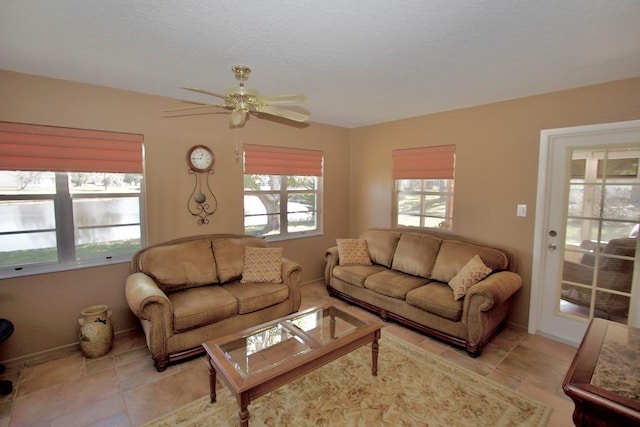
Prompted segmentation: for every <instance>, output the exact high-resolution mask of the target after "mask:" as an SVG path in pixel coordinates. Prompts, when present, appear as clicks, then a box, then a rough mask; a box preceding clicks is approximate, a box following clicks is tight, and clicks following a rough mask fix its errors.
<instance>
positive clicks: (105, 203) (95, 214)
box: [73, 197, 140, 228]
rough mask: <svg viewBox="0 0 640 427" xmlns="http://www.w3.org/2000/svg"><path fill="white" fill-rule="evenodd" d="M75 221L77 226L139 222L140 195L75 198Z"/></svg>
mask: <svg viewBox="0 0 640 427" xmlns="http://www.w3.org/2000/svg"><path fill="white" fill-rule="evenodd" d="M73 221H74V224H75V226H76V227H77V228H81V227H87V226H96V225H116V224H137V223H139V221H140V199H139V198H138V197H108V198H82V199H73Z"/></svg>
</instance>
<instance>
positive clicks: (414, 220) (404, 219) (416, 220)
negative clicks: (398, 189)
mask: <svg viewBox="0 0 640 427" xmlns="http://www.w3.org/2000/svg"><path fill="white" fill-rule="evenodd" d="M398 225H406V226H407V227H420V216H417V215H405V214H400V215H398Z"/></svg>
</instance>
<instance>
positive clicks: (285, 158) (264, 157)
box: [244, 144, 322, 176]
mask: <svg viewBox="0 0 640 427" xmlns="http://www.w3.org/2000/svg"><path fill="white" fill-rule="evenodd" d="M244 173H248V174H258V175H304V176H321V175H322V151H318V150H304V149H300V148H286V147H272V146H268V145H250V144H245V145H244Z"/></svg>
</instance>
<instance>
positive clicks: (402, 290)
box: [364, 270, 429, 300]
mask: <svg viewBox="0 0 640 427" xmlns="http://www.w3.org/2000/svg"><path fill="white" fill-rule="evenodd" d="M428 281H429V279H425V278H423V277H416V276H412V275H410V274H406V273H402V272H400V271H395V270H385V271H381V272H379V273H376V274H372V275H371V276H369V277H367V279H366V280H365V281H364V287H365V288H367V289H369V290H372V291H375V292H377V293H379V294H382V295H386V296H388V297H391V298H397V299H401V300H403V299H404V298H405V296H406V294H407V292H409V291H410V290H412V289H415V288H418V287H420V286H422V285H424V284H425V283H427V282H428Z"/></svg>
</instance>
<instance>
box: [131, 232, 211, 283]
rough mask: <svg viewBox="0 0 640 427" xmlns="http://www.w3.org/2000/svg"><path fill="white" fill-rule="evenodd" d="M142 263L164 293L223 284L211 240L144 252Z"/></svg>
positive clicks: (143, 270) (145, 270)
mask: <svg viewBox="0 0 640 427" xmlns="http://www.w3.org/2000/svg"><path fill="white" fill-rule="evenodd" d="M139 263H140V265H139V268H140V271H141V272H143V273H145V274H147V275H149V276H151V277H152V278H153V279H154V280H155V281H156V282H157V283H158V286H159V287H160V289H162V291H164V292H172V291H177V290H180V289H186V288H192V287H197V286H204V285H209V284H211V283H218V281H219V280H218V274H217V272H216V261H215V259H214V257H213V252H212V250H211V241H209V240H196V241H192V242H183V243H176V244H173V245H168V246H156V247H151V248H149V249H147V250H145V251H144V252H143V253H142V255H141V256H140V260H139Z"/></svg>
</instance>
